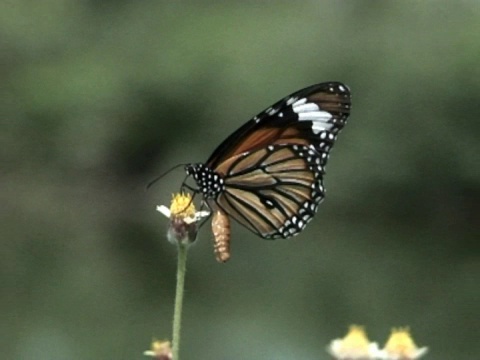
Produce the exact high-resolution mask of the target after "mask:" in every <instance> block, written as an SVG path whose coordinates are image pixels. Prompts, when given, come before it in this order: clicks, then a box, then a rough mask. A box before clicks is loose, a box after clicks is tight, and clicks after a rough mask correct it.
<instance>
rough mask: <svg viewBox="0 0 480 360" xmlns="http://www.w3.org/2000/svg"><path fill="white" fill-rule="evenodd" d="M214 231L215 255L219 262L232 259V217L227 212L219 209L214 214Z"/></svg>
mask: <svg viewBox="0 0 480 360" xmlns="http://www.w3.org/2000/svg"><path fill="white" fill-rule="evenodd" d="M212 232H213V236H214V246H213V249H214V251H215V257H216V258H217V261H219V262H222V263H224V262H226V261H228V259H230V219H229V217H228V215H227V214H225V213H224V212H222V211H220V210H218V211H215V213H214V214H213V219H212Z"/></svg>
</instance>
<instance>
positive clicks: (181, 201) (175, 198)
mask: <svg viewBox="0 0 480 360" xmlns="http://www.w3.org/2000/svg"><path fill="white" fill-rule="evenodd" d="M170 213H171V214H172V215H174V216H182V217H184V218H186V217H192V216H195V205H194V204H193V201H192V195H190V194H189V193H186V194H184V193H181V194H176V195H175V194H173V195H172V203H171V204H170Z"/></svg>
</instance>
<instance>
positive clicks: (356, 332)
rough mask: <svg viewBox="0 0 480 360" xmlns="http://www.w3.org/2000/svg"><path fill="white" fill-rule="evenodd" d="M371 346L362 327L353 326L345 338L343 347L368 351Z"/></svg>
mask: <svg viewBox="0 0 480 360" xmlns="http://www.w3.org/2000/svg"><path fill="white" fill-rule="evenodd" d="M369 344H370V342H369V340H368V337H367V334H366V333H365V329H364V328H363V327H362V326H358V325H351V326H350V329H349V331H348V334H347V335H346V336H345V337H344V338H343V342H342V345H343V346H342V347H343V348H346V349H362V350H367V349H368V345H369Z"/></svg>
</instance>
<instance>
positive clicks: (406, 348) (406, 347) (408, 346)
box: [381, 328, 428, 360]
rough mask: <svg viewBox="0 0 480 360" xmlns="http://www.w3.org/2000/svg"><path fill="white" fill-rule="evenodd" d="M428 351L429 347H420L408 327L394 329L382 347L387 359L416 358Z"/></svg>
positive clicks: (384, 356) (409, 359) (413, 359)
mask: <svg viewBox="0 0 480 360" xmlns="http://www.w3.org/2000/svg"><path fill="white" fill-rule="evenodd" d="M427 351H428V348H427V347H422V348H418V347H417V345H415V342H414V341H413V339H412V337H411V335H410V331H409V330H408V328H398V329H392V333H391V335H390V337H389V338H388V340H387V343H386V344H385V347H384V348H383V349H382V351H381V352H382V359H385V360H415V359H418V358H420V357H422V356H423V355H425V354H426V353H427Z"/></svg>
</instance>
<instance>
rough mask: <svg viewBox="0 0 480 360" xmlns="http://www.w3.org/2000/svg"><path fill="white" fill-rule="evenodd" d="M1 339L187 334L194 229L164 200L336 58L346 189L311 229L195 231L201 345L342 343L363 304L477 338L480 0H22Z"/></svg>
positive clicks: (379, 316) (427, 337) (56, 350)
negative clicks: (345, 97) (227, 251)
mask: <svg viewBox="0 0 480 360" xmlns="http://www.w3.org/2000/svg"><path fill="white" fill-rule="evenodd" d="M0 19H1V20H0V34H1V39H0V49H1V67H0V83H1V85H0V89H1V90H0V91H1V104H0V108H1V110H0V111H1V131H0V141H1V149H2V151H1V174H0V179H1V188H0V201H1V218H0V219H1V238H0V249H1V250H0V276H1V277H0V281H1V295H0V306H1V312H2V320H1V322H0V327H1V329H0V330H1V337H0V341H1V344H2V345H1V348H2V355H1V357H2V358H3V359H48V360H56V359H62V360H63V359H69V360H76V359H78V360H80V359H82V360H84V359H141V358H143V356H142V352H143V351H144V350H146V349H147V348H148V347H149V344H150V341H151V339H152V337H156V338H160V339H164V338H169V337H170V336H171V334H170V333H171V319H172V313H173V297H174V291H175V290H174V286H175V268H176V249H175V247H174V246H172V245H171V244H169V243H168V242H167V240H166V237H165V232H166V227H167V221H166V219H165V218H163V217H161V216H160V215H159V214H158V213H157V212H156V211H155V206H156V205H157V204H167V205H168V204H169V202H170V199H171V194H172V192H174V191H177V190H178V188H179V185H180V183H181V181H182V180H183V177H184V174H183V173H182V171H181V170H179V171H177V172H173V173H172V174H170V175H168V176H167V177H166V178H164V179H163V180H162V181H160V182H159V183H158V184H157V185H156V186H155V187H153V188H152V189H151V190H149V191H148V192H145V191H144V186H145V184H146V183H147V182H148V181H149V180H151V179H152V178H154V177H155V176H157V175H159V174H160V173H162V172H163V171H165V170H167V169H168V168H170V167H171V166H173V165H175V164H178V163H185V162H197V161H205V160H206V159H207V157H208V156H209V155H210V153H211V151H212V150H213V149H214V148H215V146H216V145H217V144H218V143H220V141H221V140H222V139H223V138H225V137H226V136H227V135H228V134H230V133H231V132H232V131H234V130H235V129H236V128H238V127H239V126H240V125H241V124H242V123H244V122H245V121H247V120H248V119H249V118H250V117H252V116H253V115H255V114H256V113H257V112H259V111H261V110H263V109H264V108H266V107H268V106H269V105H270V104H271V103H273V102H274V101H276V100H278V99H280V98H281V97H283V96H285V95H287V94H289V93H291V92H293V91H295V90H297V89H299V88H302V87H305V86H308V85H311V84H313V83H317V82H322V81H328V80H340V81H343V82H345V83H346V84H348V85H349V86H350V87H351V89H352V93H353V111H352V115H351V117H350V121H349V124H348V125H347V127H346V128H345V129H344V131H343V132H342V134H341V136H340V137H339V140H338V142H337V144H336V147H335V149H334V150H333V153H332V156H331V158H330V163H329V166H328V169H327V170H328V174H327V177H326V181H325V183H326V186H327V189H328V195H327V199H326V201H325V202H324V203H323V205H322V206H321V209H320V211H319V213H318V214H317V216H316V218H315V220H314V221H313V222H312V223H311V225H310V226H309V227H308V228H307V229H306V230H305V231H304V232H303V233H302V234H301V235H299V236H297V237H295V238H294V239H292V240H288V241H287V240H284V241H280V240H279V241H272V242H269V241H263V240H260V239H258V238H256V237H255V236H254V235H252V234H251V233H249V232H248V231H245V230H244V229H243V228H241V227H240V226H235V227H234V229H233V239H232V241H233V244H232V252H233V254H232V259H231V260H230V262H229V263H227V264H225V265H221V264H218V263H216V262H215V260H214V256H213V249H212V235H211V233H210V230H209V228H208V226H206V227H204V228H203V229H202V231H201V233H200V237H199V239H198V242H197V243H196V245H195V246H194V247H193V248H192V249H191V251H190V252H189V262H188V273H187V279H186V287H187V290H186V299H185V307H184V321H183V332H182V335H183V338H182V340H183V342H182V350H181V354H182V359H207V358H208V359H279V360H282V359H292V358H295V359H328V358H329V356H328V355H327V353H326V352H325V347H326V345H327V344H328V343H329V341H330V340H332V339H333V338H337V337H341V336H343V335H344V334H345V332H346V329H347V327H348V325H349V324H352V323H354V324H362V325H365V326H366V328H367V331H368V334H369V336H370V338H371V340H375V341H378V342H380V344H383V343H384V342H385V340H386V339H387V337H388V335H389V332H390V328H391V327H395V326H405V325H408V326H410V328H411V329H412V332H413V336H414V339H415V340H416V342H417V343H418V345H421V346H422V345H427V346H429V347H430V354H429V355H428V356H427V358H430V359H435V360H443V359H456V360H461V359H468V360H471V359H473V358H476V357H478V355H479V354H480V346H479V341H478V316H479V313H480V311H479V303H480V296H479V287H478V284H479V279H480V265H479V264H480V262H479V259H480V257H479V246H478V240H479V234H480V228H479V224H478V222H479V219H480V217H479V215H480V211H479V210H480V208H479V203H480V164H479V153H480V142H479V140H480V138H479V135H480V131H479V130H480V121H479V116H480V105H479V97H480V81H479V79H480V66H479V64H480V4H479V3H478V2H475V1H462V2H453V1H424V2H415V1H403V2H379V1H350V2H347V1H299V2H295V1H283V2H280V1H278V2H254V1H246V2H233V1H227V2H222V3H220V2H203V3H202V2H167V1H128V0H123V1H113V0H110V1H75V0H59V1H58V0H57V1H37V2H35V1H26V0H17V1H5V2H3V3H2V5H1V11H0Z"/></svg>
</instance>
